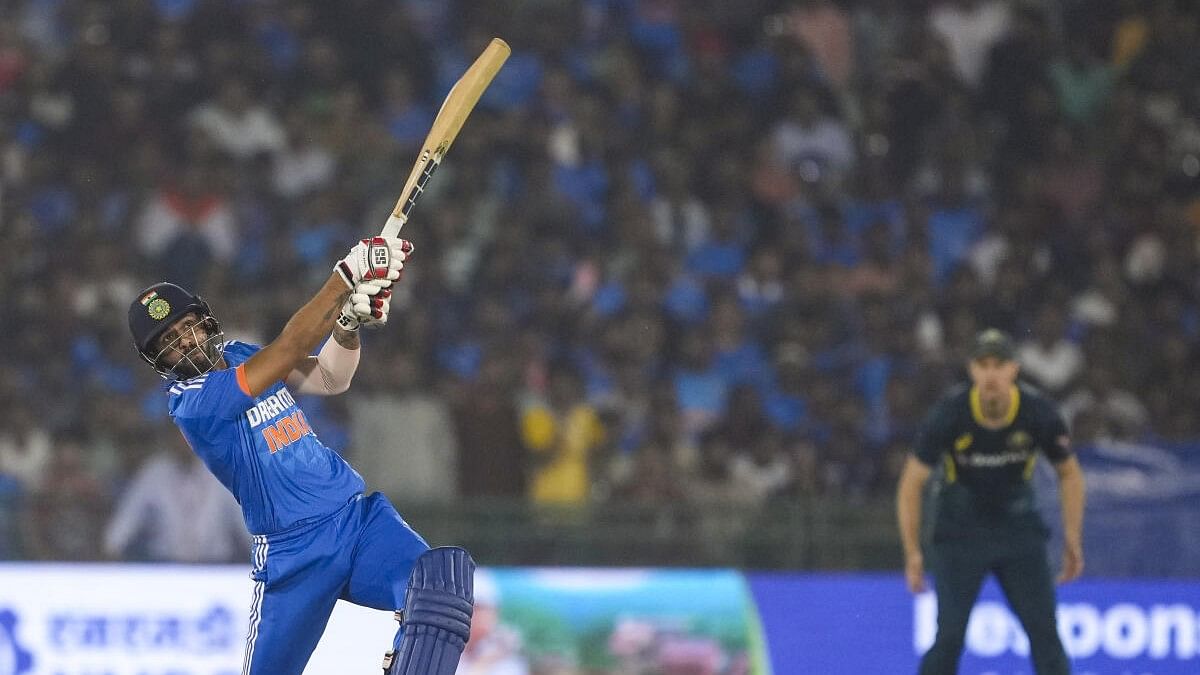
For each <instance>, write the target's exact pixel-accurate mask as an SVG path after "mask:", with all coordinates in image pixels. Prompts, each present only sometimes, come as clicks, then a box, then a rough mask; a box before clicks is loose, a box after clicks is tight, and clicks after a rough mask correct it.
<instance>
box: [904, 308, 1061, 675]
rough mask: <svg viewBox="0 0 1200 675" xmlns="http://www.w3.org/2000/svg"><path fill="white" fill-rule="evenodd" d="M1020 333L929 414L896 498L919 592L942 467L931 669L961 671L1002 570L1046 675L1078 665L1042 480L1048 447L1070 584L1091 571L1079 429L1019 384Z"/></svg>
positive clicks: (989, 350) (983, 351)
mask: <svg viewBox="0 0 1200 675" xmlns="http://www.w3.org/2000/svg"><path fill="white" fill-rule="evenodd" d="M1014 353H1015V350H1014V347H1013V343H1012V339H1011V338H1009V336H1008V335H1006V334H1004V333H1002V332H1001V331H998V330H994V329H991V330H986V331H983V332H982V333H980V334H979V335H978V336H977V337H976V340H975V345H974V348H973V350H972V353H971V360H970V363H969V364H968V368H969V370H970V375H971V383H972V386H971V387H970V388H967V387H960V388H958V389H957V390H955V391H953V392H951V393H950V394H949V395H948V396H946V397H945V398H944V399H942V401H941V402H940V403H938V405H937V406H936V407H935V408H934V409H933V411H932V412H931V413H930V414H929V417H928V418H927V419H926V421H925V423H924V424H923V425H922V427H921V430H920V432H919V433H918V436H917V442H916V447H915V448H914V449H913V454H912V455H911V456H909V458H908V460H907V462H906V463H905V465H904V470H903V472H902V474H901V476H900V485H899V488H898V490H897V497H896V506H897V516H898V520H899V525H900V536H901V539H902V540H903V543H904V555H905V565H904V571H905V576H906V578H907V581H908V586H909V589H910V590H912V591H913V592H914V593H919V592H922V591H924V590H925V579H924V572H925V559H924V556H923V555H922V547H921V545H920V531H921V496H922V490H923V488H924V486H925V483H926V482H927V481H928V480H929V477H930V475H931V474H932V473H933V470H934V469H935V468H938V467H940V469H941V471H940V472H939V480H938V481H937V483H935V486H934V492H933V500H932V501H933V517H932V522H931V523H930V527H929V528H928V530H929V532H928V534H930V535H931V537H929V538H930V539H931V541H930V542H929V543H928V546H927V549H928V550H927V553H928V555H929V569H930V571H931V572H932V573H933V577H934V585H935V589H936V590H937V603H938V618H937V623H938V627H937V638H936V639H935V641H934V643H933V646H932V647H931V648H930V649H929V651H928V652H926V654H925V657H924V658H923V659H922V660H921V669H920V672H921V673H922V675H934V674H944V675H953V674H954V673H956V672H958V662H959V659H960V657H961V656H962V649H963V638H964V636H965V634H966V631H967V619H968V617H969V616H970V613H971V608H972V606H974V604H975V599H976V597H978V595H979V590H980V588H981V587H982V586H983V581H984V578H985V577H986V576H987V575H988V574H989V573H990V574H994V575H996V580H997V581H998V582H999V583H1000V588H1001V589H1002V590H1003V591H1004V596H1005V597H1006V598H1007V599H1008V604H1009V605H1010V606H1011V607H1012V610H1013V612H1014V613H1015V614H1016V615H1017V618H1018V619H1019V620H1020V621H1021V625H1022V626H1023V627H1024V629H1025V633H1026V634H1027V635H1028V636H1029V647H1030V651H1031V653H1032V657H1033V665H1034V669H1035V671H1036V672H1037V673H1038V675H1063V674H1065V673H1069V672H1070V670H1071V666H1070V663H1069V662H1068V660H1067V655H1066V652H1065V651H1064V650H1063V646H1062V641H1061V640H1060V639H1059V636H1058V629H1057V624H1056V622H1055V602H1056V601H1055V593H1054V579H1053V577H1052V576H1051V573H1050V566H1049V563H1048V561H1047V558H1046V538H1047V536H1048V534H1049V529H1048V528H1047V527H1046V524H1045V523H1044V522H1043V521H1042V518H1041V516H1040V515H1039V514H1038V512H1037V510H1036V508H1035V504H1034V491H1033V486H1032V484H1031V483H1030V480H1031V479H1032V478H1033V470H1034V465H1035V464H1036V462H1037V459H1038V455H1039V454H1044V455H1045V456H1046V457H1047V458H1049V460H1050V461H1051V462H1052V463H1053V465H1054V470H1055V472H1056V473H1057V474H1058V484H1059V495H1060V501H1061V503H1062V520H1063V535H1064V542H1063V566H1062V571H1061V573H1060V574H1059V581H1060V582H1065V581H1070V580H1072V579H1074V578H1076V577H1078V576H1079V574H1080V573H1081V572H1083V543H1082V535H1081V532H1082V528H1083V502H1084V485H1083V473H1082V471H1081V470H1080V468H1079V461H1078V460H1077V459H1076V458H1075V455H1074V454H1073V453H1072V452H1071V441H1070V437H1069V436H1068V434H1067V426H1066V423H1065V422H1064V421H1063V418H1062V416H1061V415H1060V414H1059V413H1058V410H1056V409H1055V407H1054V404H1053V403H1051V402H1050V401H1049V400H1047V399H1045V398H1043V397H1042V396H1040V395H1038V394H1037V393H1036V392H1035V391H1033V390H1032V389H1030V388H1027V387H1025V386H1023V385H1018V384H1017V373H1018V371H1019V370H1020V366H1019V365H1018V364H1017V362H1016V360H1015V358H1014Z"/></svg>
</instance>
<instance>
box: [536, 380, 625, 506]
mask: <svg viewBox="0 0 1200 675" xmlns="http://www.w3.org/2000/svg"><path fill="white" fill-rule="evenodd" d="M521 438H522V440H523V441H524V443H525V447H526V448H527V449H528V451H529V453H530V457H531V459H532V462H533V472H532V476H531V478H530V485H529V490H530V495H529V496H530V498H531V499H532V500H533V503H535V504H541V505H562V506H582V505H584V504H586V503H587V502H588V500H589V499H591V490H592V470H591V464H592V462H594V461H596V459H597V457H596V455H597V453H598V451H599V450H600V449H601V447H602V444H603V443H605V442H606V440H607V439H606V437H605V430H604V427H603V425H602V424H601V422H600V417H599V415H598V414H597V412H596V410H595V408H593V407H592V406H591V405H589V404H588V403H587V401H586V400H585V399H584V392H583V383H582V381H581V378H580V376H579V373H577V372H576V371H575V369H574V367H573V366H571V365H569V364H565V363H555V364H553V365H552V367H551V369H550V371H549V373H548V377H547V383H546V392H545V398H544V400H541V401H538V402H535V403H533V404H532V405H530V406H529V407H528V408H527V409H526V410H525V411H524V412H523V413H522V414H521Z"/></svg>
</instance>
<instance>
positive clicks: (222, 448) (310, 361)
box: [129, 237, 475, 675]
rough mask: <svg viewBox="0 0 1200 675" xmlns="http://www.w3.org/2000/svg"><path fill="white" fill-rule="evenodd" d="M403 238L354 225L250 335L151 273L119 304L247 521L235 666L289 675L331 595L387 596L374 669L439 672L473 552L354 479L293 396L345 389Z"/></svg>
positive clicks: (456, 633) (465, 598) (370, 601)
mask: <svg viewBox="0 0 1200 675" xmlns="http://www.w3.org/2000/svg"><path fill="white" fill-rule="evenodd" d="M412 251H413V247H412V244H410V243H409V242H407V241H405V240H403V239H398V238H393V237H373V238H370V239H363V240H362V241H360V242H359V243H358V244H356V245H355V246H354V247H353V248H352V249H350V252H349V253H348V254H347V255H346V257H345V258H343V259H342V260H340V261H338V262H337V264H335V265H334V269H333V273H332V274H331V275H330V276H329V278H328V279H327V280H326V281H325V284H324V285H323V286H322V287H321V289H320V290H319V291H318V292H317V294H316V295H315V296H313V297H312V299H310V300H309V301H308V302H307V303H306V304H305V305H304V306H303V307H301V308H300V309H299V310H298V311H297V312H296V313H295V314H294V315H292V317H291V319H290V320H289V321H288V322H287V325H285V326H284V328H283V331H282V332H281V333H280V334H279V336H278V337H276V338H275V339H274V340H273V341H271V343H270V344H267V345H266V346H262V347H259V346H257V345H251V344H245V343H242V342H237V341H229V342H226V341H225V340H224V335H223V333H222V332H221V327H220V324H219V323H218V322H217V319H216V317H215V316H213V313H212V311H211V310H210V308H209V305H208V303H207V302H205V301H204V300H202V299H201V298H200V297H199V296H197V295H194V294H192V293H190V292H189V291H186V290H184V289H182V288H180V287H179V286H176V285H173V284H169V283H158V284H154V285H153V286H150V287H149V288H147V289H145V290H143V291H142V292H141V293H139V294H138V296H137V298H135V299H134V300H133V302H132V303H131V304H130V306H129V329H130V331H131V332H132V333H133V340H134V345H135V347H136V348H137V351H138V353H139V354H141V355H142V358H144V359H145V360H146V361H147V362H148V363H150V365H151V366H153V367H154V370H156V371H157V372H158V373H159V374H160V375H162V376H163V377H164V378H167V379H168V380H171V381H173V384H172V386H171V387H170V390H169V395H168V410H169V412H170V414H171V417H172V419H173V420H174V421H175V423H176V424H177V425H178V426H179V429H180V430H181V431H182V432H183V435H184V437H185V438H186V439H187V441H188V443H189V444H190V445H191V447H192V449H193V450H194V451H195V452H196V454H197V455H199V456H200V458H201V459H202V460H203V461H204V463H205V465H207V466H208V468H209V470H210V471H212V472H213V474H214V475H216V477H217V478H218V479H219V480H220V481H221V482H222V483H223V484H224V485H225V487H226V488H228V489H229V491H230V492H232V493H233V495H234V497H236V498H237V500H238V503H239V504H241V507H242V514H243V516H244V518H245V520H246V526H247V528H249V530H250V532H251V533H253V534H254V537H253V546H252V554H251V561H252V565H253V570H252V571H251V573H250V576H251V578H252V579H253V580H254V595H253V603H252V606H251V609H250V628H249V633H248V635H247V638H246V651H245V657H244V659H243V665H242V673H243V675H300V674H301V673H302V672H303V671H304V667H305V664H307V662H308V659H309V657H310V656H311V655H312V652H313V649H314V648H316V646H317V642H318V641H319V640H320V638H321V634H322V633H323V632H324V630H325V625H326V623H327V622H328V620H329V615H330V613H331V612H332V611H333V607H334V603H335V602H336V601H337V600H338V599H342V600H347V601H349V602H352V603H355V604H357V605H364V606H366V607H373V608H375V609H382V610H388V611H396V617H397V619H398V620H400V628H399V630H398V631H397V633H396V637H395V639H394V641H393V644H392V649H391V650H390V651H389V652H388V653H387V655H386V656H385V657H384V666H383V667H384V673H386V674H387V675H452V673H454V671H455V668H456V667H457V665H458V661H459V657H460V655H461V654H462V651H463V647H464V645H465V643H466V640H467V639H468V636H469V634H470V624H471V614H472V606H473V591H472V580H473V575H474V570H475V563H474V561H473V560H472V559H471V556H470V555H469V554H468V553H467V552H466V551H465V550H463V549H461V548H457V547H439V548H433V549H430V547H429V545H428V544H426V543H425V541H424V540H423V539H422V538H421V537H420V536H419V535H418V534H417V533H416V532H414V531H413V530H412V529H411V528H410V527H409V526H408V524H407V523H406V522H405V521H404V519H403V518H401V517H400V515H399V514H398V513H397V512H396V509H395V508H394V507H393V506H392V504H391V503H390V502H389V501H388V499H387V497H385V496H384V495H383V494H380V493H378V492H376V493H374V494H371V495H364V494H363V493H364V490H365V488H366V485H365V483H364V482H363V479H362V477H361V476H359V474H358V473H357V472H355V470H354V469H353V468H351V467H350V465H349V464H347V463H346V461H345V460H343V459H342V458H341V457H340V456H339V455H338V454H337V453H335V452H334V451H333V450H331V449H329V448H328V447H326V446H325V445H324V444H322V443H321V441H320V440H319V439H318V438H317V435H316V433H315V432H314V430H313V429H312V427H310V426H309V424H308V421H307V419H306V418H305V416H304V412H303V411H301V410H300V408H299V407H298V406H297V405H296V400H295V398H294V397H293V392H295V393H300V394H316V395H321V396H330V395H333V394H339V393H341V392H344V391H346V389H347V388H348V387H349V386H350V381H351V378H353V376H354V372H355V370H356V369H357V368H358V363H359V357H360V349H359V333H358V330H359V327H360V326H364V325H365V326H378V325H382V324H384V323H386V322H387V318H388V311H389V304H390V296H391V286H392V284H393V283H394V282H396V281H397V280H399V279H400V277H401V273H402V271H403V269H404V263H405V261H407V260H408V259H409V256H411V254H412ZM331 332H332V335H331ZM327 337H329V338H331V339H326V338H327ZM322 340H325V342H324V345H323V346H322V347H321V349H320V351H319V352H317V354H316V356H312V355H311V354H312V352H313V350H315V349H316V347H317V345H319V344H321V342H322Z"/></svg>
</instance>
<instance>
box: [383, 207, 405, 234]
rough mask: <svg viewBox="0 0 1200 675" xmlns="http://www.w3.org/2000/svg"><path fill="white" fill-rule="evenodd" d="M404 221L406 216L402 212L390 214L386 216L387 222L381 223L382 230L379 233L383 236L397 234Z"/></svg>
mask: <svg viewBox="0 0 1200 675" xmlns="http://www.w3.org/2000/svg"><path fill="white" fill-rule="evenodd" d="M406 222H408V216H405V215H403V214H401V215H396V214H394V213H393V214H392V215H390V216H388V219H387V222H386V223H384V225H383V232H382V233H381V234H382V235H383V236H385V237H394V236H396V235H397V234H400V228H402V227H404V223H406Z"/></svg>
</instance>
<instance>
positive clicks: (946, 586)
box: [919, 541, 988, 675]
mask: <svg viewBox="0 0 1200 675" xmlns="http://www.w3.org/2000/svg"><path fill="white" fill-rule="evenodd" d="M979 548H980V547H979V546H976V545H973V544H972V543H971V542H961V541H953V542H938V543H934V544H933V545H931V546H930V547H929V553H930V566H929V571H930V572H931V573H932V574H933V585H934V590H936V591H937V604H938V617H937V637H936V638H935V639H934V642H933V646H932V647H930V648H929V651H927V652H925V656H924V657H923V658H922V659H921V667H920V671H919V673H920V675H955V673H957V672H958V662H959V660H960V659H961V658H962V651H963V642H964V639H965V637H966V634H967V620H968V619H969V618H970V616H971V608H972V607H974V606H975V599H976V598H978V597H979V591H980V589H982V588H983V579H984V577H985V576H987V570H988V560H987V556H986V553H985V552H982V551H980V550H979Z"/></svg>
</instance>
